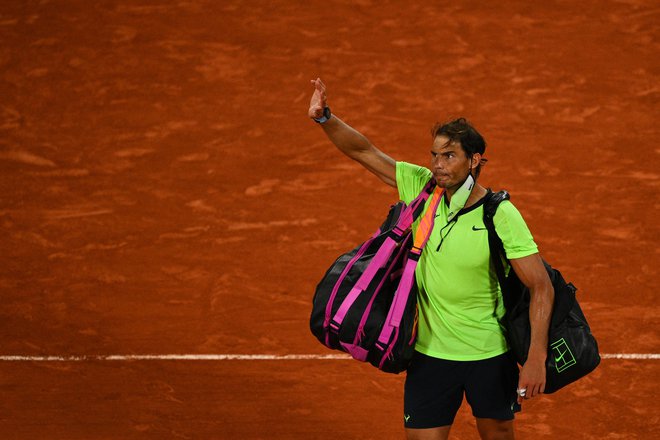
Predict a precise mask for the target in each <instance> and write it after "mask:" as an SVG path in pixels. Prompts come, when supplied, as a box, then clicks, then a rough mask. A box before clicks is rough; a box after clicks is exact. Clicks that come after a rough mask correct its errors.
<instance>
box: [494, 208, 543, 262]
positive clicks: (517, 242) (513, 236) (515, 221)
mask: <svg viewBox="0 0 660 440" xmlns="http://www.w3.org/2000/svg"><path fill="white" fill-rule="evenodd" d="M493 223H494V224H495V230H496V231H497V235H498V236H499V237H500V239H501V240H502V244H503V245H504V251H505V252H506V257H507V258H508V259H509V260H513V259H516V258H523V257H527V256H529V255H533V254H536V253H538V251H539V250H538V246H537V245H536V243H535V242H534V237H533V236H532V233H531V232H530V231H529V228H528V227H527V223H525V220H524V219H523V217H522V215H521V214H520V211H518V209H517V208H516V207H515V206H513V203H511V202H510V201H508V200H505V201H503V202H502V203H500V206H499V207H498V208H497V211H496V212H495V217H494V218H493Z"/></svg>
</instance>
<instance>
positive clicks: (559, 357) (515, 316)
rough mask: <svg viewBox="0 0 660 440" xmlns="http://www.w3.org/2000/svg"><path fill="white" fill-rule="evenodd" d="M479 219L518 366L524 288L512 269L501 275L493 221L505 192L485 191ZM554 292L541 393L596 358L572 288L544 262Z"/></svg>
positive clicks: (526, 340)
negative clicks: (486, 241) (496, 279)
mask: <svg viewBox="0 0 660 440" xmlns="http://www.w3.org/2000/svg"><path fill="white" fill-rule="evenodd" d="M486 197H488V198H487V199H486V202H485V203H484V224H485V226H486V228H487V229H488V243H489V246H490V251H491V261H492V262H493V265H494V266H495V271H496V272H497V277H498V279H499V281H500V286H501V288H502V297H503V299H504V308H505V309H506V313H505V315H504V318H503V325H504V327H505V328H506V338H507V341H508V342H509V345H510V346H511V349H512V350H513V352H514V354H515V357H516V360H517V361H518V363H519V364H520V365H523V364H524V363H525V362H526V361H527V352H528V351H529V344H530V333H531V332H530V323H529V301H530V294H529V289H527V287H526V286H525V285H524V284H523V283H522V282H521V281H520V280H519V279H518V277H517V276H516V273H515V271H513V270H510V271H509V274H508V275H505V271H504V265H503V263H502V258H501V257H503V258H506V256H505V254H504V247H503V245H502V241H501V240H500V238H499V236H498V235H497V232H496V231H495V225H494V223H493V217H494V216H495V212H496V211H497V207H498V206H499V204H500V203H501V202H502V201H504V200H508V199H509V198H510V197H509V193H508V192H506V191H500V192H498V193H490V192H489V194H488V195H487V196H486ZM543 264H545V268H546V270H547V272H548V276H549V277H550V281H551V283H552V287H553V290H554V294H555V299H554V307H553V311H552V319H551V321H550V329H549V334H548V342H549V344H548V357H547V361H546V385H545V393H547V394H549V393H554V392H555V391H557V390H559V389H560V388H562V387H564V386H566V385H568V384H570V383H572V382H575V381H576V380H578V379H580V378H581V377H583V376H586V375H587V374H589V373H590V372H592V371H593V370H594V369H595V368H596V367H597V366H598V364H599V363H600V355H599V354H598V343H597V342H596V339H595V338H594V336H593V335H592V334H591V329H590V328H589V324H588V323H587V320H586V318H585V316H584V314H583V313H582V309H581V308H580V304H579V303H578V301H577V299H576V298H575V292H576V291H577V289H576V288H575V286H573V284H572V283H567V282H566V281H565V280H564V277H563V276H562V274H561V273H560V272H559V271H558V270H557V269H555V268H553V267H552V266H550V265H549V264H548V263H547V262H545V261H543Z"/></svg>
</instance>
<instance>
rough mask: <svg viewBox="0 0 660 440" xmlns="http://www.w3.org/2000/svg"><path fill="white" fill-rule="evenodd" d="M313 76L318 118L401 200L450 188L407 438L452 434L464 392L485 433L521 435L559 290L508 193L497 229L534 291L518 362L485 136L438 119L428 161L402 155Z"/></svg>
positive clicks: (423, 304)
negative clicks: (350, 119)
mask: <svg viewBox="0 0 660 440" xmlns="http://www.w3.org/2000/svg"><path fill="white" fill-rule="evenodd" d="M312 85H313V86H314V92H313V95H312V98H311V101H310V107H309V117H310V118H312V119H313V120H314V121H316V122H317V123H318V124H319V126H320V127H321V128H322V129H323V131H324V132H325V134H326V135H327V136H328V138H329V139H330V141H331V142H332V143H333V144H335V145H336V146H337V148H339V150H341V151H342V152H343V153H344V154H345V155H347V156H348V157H349V158H351V159H353V160H355V161H357V162H358V163H360V164H361V165H362V166H364V167H365V168H366V169H367V170H369V171H370V172H372V173H373V174H375V175H376V176H377V177H378V178H379V179H380V180H382V181H383V182H385V183H386V184H388V185H390V186H392V187H394V188H397V190H398V192H399V197H400V198H401V200H403V201H404V202H406V203H410V202H411V201H412V200H413V199H414V198H415V197H416V196H417V195H418V194H419V193H420V191H421V190H422V188H423V187H424V185H425V184H426V183H427V182H428V181H429V179H431V178H434V179H435V181H436V184H437V185H438V186H440V187H442V188H444V189H445V190H446V191H445V194H444V196H443V200H441V202H440V204H439V205H438V208H437V211H436V213H435V215H436V217H435V226H434V228H433V232H432V234H431V236H430V238H429V241H428V243H427V245H426V247H425V248H424V252H423V254H422V256H421V258H420V261H419V264H418V266H417V270H416V278H417V284H418V287H419V296H418V307H419V324H418V337H417V342H416V345H415V356H414V357H413V360H412V362H411V365H410V367H409V368H408V370H407V374H406V383H405V390H404V416H403V418H404V426H405V429H406V434H407V437H408V439H411V440H413V439H414V440H438V439H446V438H448V435H449V430H450V428H451V426H452V423H453V422H454V417H455V415H456V413H457V411H458V409H459V407H460V406H461V403H462V401H463V397H464V396H465V398H466V399H467V401H468V404H469V405H470V407H471V409H472V414H473V415H474V417H475V418H476V424H477V428H478V431H479V435H480V436H481V438H482V439H513V437H514V430H513V419H514V413H515V412H516V411H519V410H520V404H521V403H522V402H523V400H525V399H532V398H534V397H535V396H537V395H538V394H540V393H543V391H544V386H545V362H546V356H547V347H548V327H549V323H550V316H551V312H552V304H553V296H554V293H553V290H552V285H551V283H550V279H549V278H548V275H547V272H546V270H545V267H544V266H543V263H542V260H541V257H540V255H539V252H538V248H537V246H536V243H535V242H534V239H533V237H532V234H531V233H530V231H529V229H528V227H527V225H526V223H525V221H524V219H523V217H522V216H521V214H520V212H519V211H518V210H517V209H516V208H515V206H514V205H513V204H512V203H511V202H510V201H505V202H502V203H501V204H500V206H499V208H498V210H497V213H496V215H495V217H494V223H495V228H496V230H497V233H498V235H499V236H500V238H501V239H502V242H503V244H504V249H505V251H506V256H507V258H508V260H509V261H510V263H511V268H512V269H513V270H514V271H515V272H516V274H517V275H518V277H519V278H520V280H521V281H522V282H523V283H524V284H525V285H526V286H527V287H528V288H529V290H530V294H531V304H530V323H531V344H530V348H529V353H528V358H527V362H526V363H525V364H524V365H523V366H522V368H521V369H520V370H519V369H518V366H517V364H516V361H515V359H514V358H513V355H512V354H511V353H510V351H509V347H508V345H507V342H506V339H505V337H504V334H503V331H502V328H501V327H500V324H499V319H500V318H502V316H503V314H504V306H503V301H502V293H501V290H500V288H499V283H498V281H497V276H496V274H495V273H494V271H493V270H491V267H490V250H489V247H488V235H487V230H486V227H485V225H484V223H483V203H484V198H485V196H486V195H487V193H488V190H487V189H486V188H484V187H482V186H481V185H479V183H478V181H477V179H478V177H479V173H480V171H481V167H482V165H483V164H484V163H485V159H484V158H483V154H484V152H485V150H486V143H485V141H484V139H483V137H482V136H481V135H480V134H479V133H478V132H477V130H475V129H474V127H473V126H472V125H471V124H470V123H469V122H468V121H467V120H465V119H463V118H460V119H457V120H454V121H450V122H447V123H445V124H436V126H435V127H433V130H432V144H431V147H430V157H429V168H426V167H421V166H418V165H413V164H409V163H405V162H397V161H395V160H394V159H392V158H391V157H390V156H388V155H387V154H385V153H383V152H382V151H381V150H379V149H378V148H376V147H375V146H374V145H373V144H372V143H371V142H370V141H369V140H368V139H367V138H366V137H364V136H363V135H362V134H360V133H359V132H357V131H356V130H354V129H353V128H352V127H350V126H349V125H347V124H346V123H345V122H343V121H342V120H341V119H339V118H338V117H337V116H336V115H335V114H333V113H332V112H331V110H330V108H329V106H328V103H327V95H326V86H325V85H324V84H323V82H322V81H321V79H320V78H317V79H315V80H313V81H312ZM427 207H428V206H427ZM422 215H423V213H422Z"/></svg>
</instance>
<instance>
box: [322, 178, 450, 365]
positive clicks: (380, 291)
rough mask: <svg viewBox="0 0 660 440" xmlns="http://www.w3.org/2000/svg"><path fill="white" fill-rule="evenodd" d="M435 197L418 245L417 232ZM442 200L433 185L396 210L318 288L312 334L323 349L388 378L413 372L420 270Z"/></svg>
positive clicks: (426, 187) (334, 267)
mask: <svg viewBox="0 0 660 440" xmlns="http://www.w3.org/2000/svg"><path fill="white" fill-rule="evenodd" d="M429 197H431V205H430V208H429V209H428V210H427V214H426V215H425V216H424V218H422V219H421V221H420V225H419V227H418V229H417V232H416V234H415V239H414V240H413V234H412V231H411V226H412V224H413V222H414V221H415V220H416V219H417V217H419V216H420V215H421V212H422V211H423V210H424V205H425V203H426V201H427V200H428V199H429ZM441 197H442V192H441V191H440V190H439V188H436V187H435V182H434V181H433V180H431V181H429V183H428V184H427V185H426V186H425V187H424V189H423V191H422V192H421V193H420V194H419V196H417V198H416V199H415V200H413V201H412V202H411V203H410V204H409V205H406V204H405V203H403V202H399V203H397V204H396V205H394V206H392V208H391V209H390V212H389V215H388V216H387V219H386V220H385V222H384V223H383V224H382V226H381V227H380V228H379V229H378V230H377V231H376V232H375V233H374V234H373V235H372V236H371V238H369V239H368V240H367V241H365V242H364V243H362V244H361V245H359V246H358V247H356V248H355V249H353V250H352V251H350V252H347V253H345V254H343V255H341V256H339V258H337V260H336V261H335V262H334V263H333V264H332V266H330V268H329V269H328V271H327V272H326V274H325V276H324V277H323V279H322V280H321V282H320V283H319V284H318V286H317V287H316V293H315V294H314V299H313V305H312V313H311V317H310V328H311V331H312V333H313V334H314V336H316V338H317V339H318V340H319V341H320V342H321V343H322V344H323V345H325V346H326V347H328V348H331V349H335V350H341V351H344V352H346V353H349V354H350V355H351V356H352V357H353V358H354V359H357V360H359V361H362V362H369V363H371V364H372V365H373V366H375V367H377V368H379V369H380V370H382V371H385V372H388V373H400V372H401V371H404V370H405V369H406V368H407V367H408V364H409V363H410V360H411V358H412V355H413V353H414V347H415V341H416V335H417V283H416V281H415V267H416V266H417V262H418V261H419V258H420V256H421V254H422V250H423V249H424V245H425V244H426V241H427V240H428V237H429V235H430V234H431V229H432V228H433V220H434V218H433V214H434V213H435V210H436V208H437V206H438V202H439V201H440V199H441ZM429 213H430V214H429Z"/></svg>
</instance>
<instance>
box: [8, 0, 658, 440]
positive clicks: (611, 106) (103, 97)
mask: <svg viewBox="0 0 660 440" xmlns="http://www.w3.org/2000/svg"><path fill="white" fill-rule="evenodd" d="M658 23H660V8H659V7H658V4H657V2H653V1H650V0H620V1H604V2H603V1H593V0H587V1H583V2H569V1H550V2H534V3H531V2H525V1H504V2H498V3H493V2H478V1H466V2H452V3H450V2H443V3H439V2H437V3H436V2H393V1H390V2H376V1H369V0H359V1H351V2H349V1H333V0H329V1H326V2H302V1H271V2H265V1H263V2H258V1H246V2H239V1H233V0H225V1H201V0H189V1H160V2H157V1H146V0H143V1H130V0H118V1H111V0H108V1H95V2H89V1H82V0H78V1H61V0H59V1H48V0H42V1H36V0H34V1H21V2H18V1H14V2H12V1H4V2H2V4H1V5H0V39H1V41H2V44H1V45H0V64H1V66H2V68H1V70H0V72H1V79H0V96H1V97H2V98H1V100H0V167H1V169H0V176H1V177H0V185H1V192H0V227H1V229H0V234H1V235H0V240H1V241H0V243H1V246H2V247H1V248H0V255H1V258H2V260H1V263H2V264H1V265H0V295H1V296H0V297H1V298H2V301H1V304H0V331H1V333H0V334H1V337H0V345H1V346H0V438H1V439H20V440H23V439H49V440H51V439H52V440H77V439H249V440H251V439H379V440H380V439H400V438H403V426H402V425H403V424H402V420H401V419H402V405H403V402H402V393H403V389H402V386H403V380H404V375H399V376H394V375H386V374H384V373H380V372H378V371H377V370H375V369H374V368H373V367H371V366H368V365H364V364H359V363H357V362H355V361H351V360H341V359H322V358H320V357H319V356H322V355H334V354H338V353H333V352H330V351H329V350H326V349H324V348H323V347H322V346H321V345H320V344H318V342H317V341H316V340H315V339H314V338H313V336H312V335H311V333H310V331H309V329H308V317H309V312H310V308H311V297H312V294H313V292H314V288H315V286H316V283H317V282H318V281H319V280H320V278H321V276H322V275H323V273H324V272H325V270H326V268H327V267H328V266H329V265H330V263H331V262H332V261H333V260H334V258H335V257H336V256H337V255H339V254H340V253H342V252H344V251H346V250H348V249H350V248H352V247H353V246H355V245H356V244H357V243H359V242H361V241H363V240H364V239H365V238H366V237H368V236H369V235H370V234H371V233H372V232H373V231H374V230H375V228H376V227H377V226H378V225H379V224H380V222H381V220H382V219H383V217H384V215H385V214H386V213H387V210H388V207H389V205H390V204H392V203H394V202H396V199H397V194H396V192H395V191H394V190H393V189H391V188H389V187H387V186H385V185H383V184H382V183H380V182H379V181H378V180H377V179H376V178H375V177H373V176H371V175H370V174H368V173H367V172H366V171H364V170H362V169H361V168H360V167H359V166H358V165H356V164H354V163H352V162H350V161H349V160H348V159H347V158H345V157H343V156H342V155H341V153H339V152H338V151H337V150H336V149H335V148H334V147H333V146H332V145H331V144H330V142H329V141H328V140H327V139H326V138H325V136H324V135H323V133H322V132H321V130H320V129H319V128H318V127H317V126H316V125H315V124H314V123H313V122H311V121H310V120H309V119H308V118H307V116H306V113H307V107H308V103H309V98H310V96H311V93H312V88H311V86H310V85H309V80H310V79H312V78H315V77H317V76H320V77H321V78H323V80H324V81H325V83H326V84H327V85H328V87H329V100H330V101H329V102H330V105H331V107H332V110H333V112H334V113H336V114H337V115H339V116H341V117H342V118H343V119H344V120H346V121H347V122H348V123H350V124H351V125H353V126H354V127H355V128H357V129H358V130H360V131H361V132H363V133H364V134H365V135H367V136H368V137H369V138H370V139H371V140H372V141H373V142H374V143H375V144H376V145H378V146H379V147H380V148H381V149H383V150H384V151H385V152H387V153H388V154H390V155H391V156H392V157H394V158H396V159H398V160H405V161H408V162H414V163H418V164H422V165H426V164H427V162H428V157H427V156H428V146H429V145H430V137H429V134H428V133H429V130H430V128H431V126H432V125H433V123H434V122H435V121H438V120H446V119H449V118H451V117H457V116H466V117H467V118H469V119H470V120H471V121H472V122H473V123H474V124H475V125H476V126H477V127H478V128H479V130H480V131H481V132H482V133H483V134H484V136H485V137H486V140H487V142H488V145H489V146H488V149H487V151H486V157H487V158H488V159H489V162H488V165H487V166H486V167H485V168H484V171H483V174H482V177H481V182H482V183H484V184H485V186H490V187H492V188H493V189H501V188H506V189H507V190H509V191H510V193H511V194H512V200H513V201H514V203H515V204H516V206H517V207H518V208H519V209H520V210H521V212H522V213H523V215H524V216H525V218H526V220H527V222H528V224H529V225H530V228H531V230H532V232H533V233H534V235H535V237H536V239H537V242H538V243H539V246H540V248H541V252H542V254H543V256H544V257H545V258H546V259H547V260H548V261H550V262H551V263H553V264H554V265H555V266H557V267H559V268H560V269H561V270H562V272H563V273H564V274H565V276H566V277H567V278H568V279H569V280H571V281H573V283H574V284H575V285H576V286H578V288H579V291H578V295H579V296H578V297H579V299H580V302H581V304H582V306H583V309H584V310H585V313H586V314H587V317H588V319H589V321H590V324H591V326H592V331H593V332H594V334H595V335H596V337H597V338H598V341H599V344H600V349H601V352H602V353H604V354H607V355H608V357H606V358H605V359H603V361H602V363H601V366H600V367H599V368H598V369H597V370H596V371H595V372H594V373H593V374H591V375H590V376H588V377H587V378H585V379H583V380H581V381H579V382H577V383H575V384H573V385H571V386H569V387H568V388H566V389H564V390H562V391H560V392H558V393H557V394H553V395H548V396H542V397H540V398H537V399H534V400H532V401H530V402H528V403H526V404H525V405H524V408H523V412H522V414H521V415H520V416H519V417H518V422H517V438H519V439H523V440H524V439H538V438H548V439H564V438H571V439H650V438H659V437H660V410H659V409H660V408H659V406H660V405H659V404H658V401H657V396H658V394H659V393H660V387H659V386H658V385H659V381H660V379H659V373H660V360H658V357H659V356H658V353H660V336H659V331H658V330H659V329H660V322H659V318H658V317H659V316H660V306H659V305H658V303H657V301H658V295H657V291H658V269H657V266H658V260H659V258H658V257H659V255H658V238H659V227H658V224H659V223H660V222H659V221H658V197H657V193H658V190H659V189H660V174H659V173H658V165H659V164H660V161H659V158H658V156H659V154H660V148H658V146H657V144H658V143H659V142H660V130H659V128H658V108H659V106H658V104H659V101H660V86H659V84H660V78H659V76H660V61H659V60H660V57H658V53H659V49H660V47H659V46H660V43H659V34H660V26H659V25H658ZM621 354H623V355H629V356H628V357H627V358H625V359H620V358H617V355H621ZM145 355H154V356H156V358H151V359H148V358H145V357H144V356H145ZM170 355H172V356H170ZM175 355H176V356H175ZM182 355H189V356H188V357H181V356H182ZM195 355H197V356H198V357H194V356H195ZM200 355H212V357H210V358H200V357H199V356H200ZM234 355H241V356H242V357H240V356H239V357H236V356H234ZM261 355H269V356H271V357H270V358H268V356H266V359H264V358H263V356H262V357H260V356H261ZM289 355H310V357H309V358H297V357H295V356H293V357H292V356H289ZM15 356H19V357H18V358H17V357H15ZM48 356H53V358H46V357H48ZM107 356H118V357H115V358H108V357H107ZM159 356H160V357H159ZM177 356H179V357H177ZM287 356H288V357H287ZM452 438H454V439H474V438H477V433H476V429H475V427H474V423H473V421H472V418H471V416H470V414H469V409H468V408H467V407H465V406H464V407H463V408H462V409H461V412H460V414H459V417H458V420H457V423H456V425H455V426H454V428H453V430H452Z"/></svg>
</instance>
